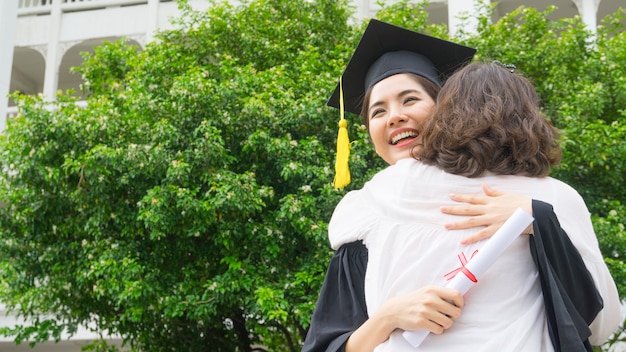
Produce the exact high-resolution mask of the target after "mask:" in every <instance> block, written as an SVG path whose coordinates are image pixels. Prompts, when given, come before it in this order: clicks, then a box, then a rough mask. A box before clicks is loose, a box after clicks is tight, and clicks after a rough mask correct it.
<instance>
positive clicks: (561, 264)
mask: <svg viewBox="0 0 626 352" xmlns="http://www.w3.org/2000/svg"><path fill="white" fill-rule="evenodd" d="M532 204H533V215H534V217H535V222H534V224H533V231H534V235H533V236H529V237H530V251H531V254H532V257H533V260H534V261H535V265H536V266H537V270H538V272H539V279H540V282H541V288H542V291H543V299H544V304H545V309H546V317H547V319H548V329H549V333H550V338H551V340H552V344H553V345H554V349H555V351H556V352H560V351H565V352H578V351H581V352H586V351H592V347H591V344H590V343H589V340H588V339H589V336H591V330H590V329H589V324H591V322H592V321H593V319H594V318H595V317H596V315H597V314H598V312H600V310H602V307H603V302H602V297H601V296H600V293H599V292H598V290H597V289H596V286H595V283H594V281H593V278H592V277H591V274H590V273H589V271H588V270H587V267H586V266H585V263H584V262H583V259H582V257H581V256H580V253H579V252H578V250H577V249H576V247H574V245H573V243H572V242H571V240H570V238H569V236H567V234H566V233H565V231H564V230H563V229H562V228H561V225H560V223H559V221H558V219H557V217H556V215H555V214H554V212H553V209H552V206H551V205H550V204H547V203H544V202H541V201H537V200H533V203H532Z"/></svg>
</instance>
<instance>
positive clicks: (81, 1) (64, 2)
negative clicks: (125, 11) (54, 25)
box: [17, 0, 172, 16]
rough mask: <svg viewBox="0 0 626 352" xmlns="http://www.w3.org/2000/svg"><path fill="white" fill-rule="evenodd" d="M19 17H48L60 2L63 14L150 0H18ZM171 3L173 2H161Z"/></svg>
mask: <svg viewBox="0 0 626 352" xmlns="http://www.w3.org/2000/svg"><path fill="white" fill-rule="evenodd" d="M18 1H19V2H18V5H17V14H18V16H31V15H46V14H50V12H52V8H53V4H56V2H60V7H61V11H62V12H76V11H89V10H95V9H102V8H107V7H116V6H131V5H139V4H147V3H148V0H18ZM160 1H161V2H169V1H172V0H160Z"/></svg>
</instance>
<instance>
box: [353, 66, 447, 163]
mask: <svg viewBox="0 0 626 352" xmlns="http://www.w3.org/2000/svg"><path fill="white" fill-rule="evenodd" d="M431 94H432V95H431ZM431 94H429V93H428V91H427V90H426V89H425V88H424V85H422V83H420V79H419V78H418V77H417V76H415V75H413V74H407V73H403V74H397V75H393V76H390V77H388V78H385V79H383V80H382V81H380V82H378V83H376V84H375V85H374V86H373V87H372V89H371V91H370V94H369V96H368V98H367V100H366V102H365V103H366V105H365V111H364V116H365V118H366V119H367V120H368V128H369V133H370V137H371V139H372V142H373V143H374V147H375V148H376V153H377V154H378V155H379V156H380V157H381V158H383V160H385V161H386V162H387V163H388V164H389V165H393V164H395V163H396V162H397V161H398V160H401V159H405V158H410V157H411V148H412V146H413V145H414V142H416V141H419V140H421V136H420V128H421V127H420V126H421V124H422V122H423V121H424V120H425V119H426V118H428V116H429V115H430V112H431V110H432V109H433V107H434V106H435V101H434V96H433V95H434V93H431Z"/></svg>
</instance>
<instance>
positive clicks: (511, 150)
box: [413, 63, 561, 177]
mask: <svg viewBox="0 0 626 352" xmlns="http://www.w3.org/2000/svg"><path fill="white" fill-rule="evenodd" d="M558 139H559V133H558V131H557V129H556V128H555V127H554V126H552V125H551V124H550V123H549V122H548V121H547V118H546V117H545V116H544V115H543V114H542V113H541V111H540V108H539V97H538V96H537V93H536V91H535V89H534V87H533V85H532V83H531V82H530V81H529V80H528V79H527V78H525V77H523V76H521V75H519V74H516V73H513V72H511V71H510V70H508V69H506V68H505V67H503V66H502V64H498V63H472V64H469V65H467V66H465V67H464V68H462V69H460V70H459V71H457V72H456V73H455V74H453V75H452V76H451V77H450V78H449V79H448V80H447V82H446V84H445V85H444V87H443V88H442V89H441V91H440V92H439V96H438V98H437V104H436V106H435V108H434V109H433V112H432V116H431V118H430V119H427V120H426V121H425V122H424V125H423V128H422V144H423V145H422V148H421V149H420V150H416V151H415V152H414V153H413V154H414V157H416V158H417V159H420V160H422V161H423V162H425V163H427V164H431V165H437V166H438V167H440V168H441V169H443V170H445V171H447V172H450V173H453V174H458V175H464V176H468V177H477V176H481V175H483V174H484V173H485V172H491V173H494V174H498V175H522V176H530V177H543V176H547V175H549V174H550V168H551V167H552V166H554V165H558V164H559V162H560V161H561V148H560V146H559V144H558Z"/></svg>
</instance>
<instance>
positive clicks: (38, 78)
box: [0, 0, 626, 352]
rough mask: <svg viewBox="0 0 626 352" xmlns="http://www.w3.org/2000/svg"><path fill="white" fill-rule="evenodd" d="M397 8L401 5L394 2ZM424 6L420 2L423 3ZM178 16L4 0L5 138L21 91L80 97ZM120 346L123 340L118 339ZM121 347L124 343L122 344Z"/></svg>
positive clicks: (198, 2) (171, 11)
mask: <svg viewBox="0 0 626 352" xmlns="http://www.w3.org/2000/svg"><path fill="white" fill-rule="evenodd" d="M391 1H393V0H391ZM416 1H420V0H416ZM473 2H474V0H431V1H430V5H429V8H428V9H429V12H430V18H431V19H432V21H433V22H435V23H447V24H448V26H449V28H450V31H451V32H453V33H454V31H455V29H456V27H457V25H458V22H459V21H458V19H457V16H458V15H459V14H461V13H463V12H471V11H472V10H473ZM494 2H497V4H498V5H497V7H496V14H495V15H496V17H498V16H501V15H502V14H506V13H508V12H510V11H512V10H514V9H516V8H517V7H519V6H521V5H524V6H527V7H534V8H537V9H539V10H545V9H546V7H547V6H548V5H555V6H557V7H558V10H557V11H556V12H555V13H554V14H553V15H554V16H555V18H559V17H572V16H574V15H577V14H581V15H582V18H583V20H584V21H585V23H587V25H588V27H589V28H591V29H594V28H595V27H596V25H597V22H598V21H599V20H600V19H602V18H603V17H604V16H606V15H608V14H611V13H614V12H616V11H617V10H618V8H620V7H622V8H626V0H550V1H545V0H500V1H494ZM353 3H354V4H355V5H356V7H357V16H358V17H359V18H363V17H373V16H374V15H375V13H376V11H377V10H378V6H377V5H375V3H376V1H375V0H353ZM189 4H190V5H191V6H192V7H193V8H196V9H203V8H206V7H207V6H208V1H206V0H189ZM176 15H178V9H177V5H176V3H175V2H173V1H172V0H0V132H1V131H2V130H4V129H5V127H6V120H7V119H8V118H10V117H11V116H13V115H15V114H16V112H17V109H16V107H15V106H14V104H13V102H12V101H10V100H9V99H7V98H6V96H7V94H9V93H11V92H14V91H16V90H19V91H21V92H23V93H26V94H43V95H44V96H45V97H46V98H47V99H50V100H53V99H54V98H55V94H56V92H57V90H59V89H61V90H66V89H69V88H73V89H75V90H76V91H77V92H78V91H80V90H79V89H78V87H79V85H80V83H81V77H80V76H79V75H77V74H72V73H70V71H69V69H70V67H73V66H79V65H80V63H81V61H82V58H81V56H80V53H81V52H83V51H92V50H93V48H94V47H95V46H97V45H99V44H100V43H101V42H102V41H103V40H107V41H115V40H116V39H119V38H121V37H126V38H129V39H130V40H131V42H132V43H134V44H136V45H140V46H144V45H145V44H146V43H148V42H150V41H151V40H153V37H154V33H155V31H157V30H158V29H165V28H168V27H169V25H170V23H169V18H170V17H172V16H176ZM14 323H15V318H14V317H12V316H8V317H7V316H6V314H5V311H4V307H3V306H2V305H0V326H10V325H13V324H14ZM96 338H98V336H97V334H95V333H93V332H90V331H89V330H87V329H84V330H81V331H79V333H78V334H77V335H75V336H74V337H73V338H72V340H71V341H64V342H61V343H59V344H53V343H50V344H44V345H41V346H39V347H37V348H35V351H51V352H54V351H59V352H61V351H63V352H69V351H80V346H82V345H84V344H86V343H88V342H89V341H90V340H93V339H96ZM112 341H113V342H116V341H117V340H115V339H112ZM117 342H119V341H117ZM0 350H2V351H5V352H16V351H27V350H30V348H29V347H28V345H27V344H23V345H22V346H14V345H13V343H12V342H11V341H6V340H4V341H3V340H0Z"/></svg>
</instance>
